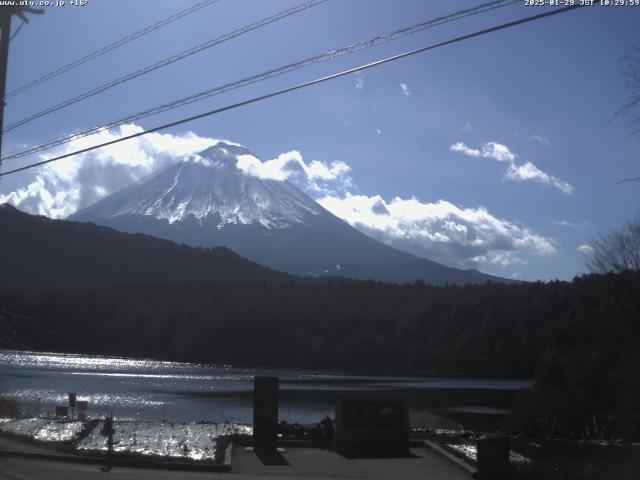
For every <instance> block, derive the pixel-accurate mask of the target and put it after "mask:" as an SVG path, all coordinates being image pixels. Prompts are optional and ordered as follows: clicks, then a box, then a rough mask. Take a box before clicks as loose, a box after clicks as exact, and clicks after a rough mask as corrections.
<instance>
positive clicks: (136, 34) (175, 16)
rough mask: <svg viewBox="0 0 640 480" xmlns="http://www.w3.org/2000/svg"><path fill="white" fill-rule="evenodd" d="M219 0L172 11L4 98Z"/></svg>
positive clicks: (7, 96)
mask: <svg viewBox="0 0 640 480" xmlns="http://www.w3.org/2000/svg"><path fill="white" fill-rule="evenodd" d="M219 1H220V0H204V1H202V2H199V3H196V4H195V5H193V6H192V7H189V8H186V9H184V10H181V11H179V12H177V13H174V14H173V15H171V16H169V17H167V18H165V19H163V20H160V21H159V22H156V23H154V24H153V25H149V26H148V27H145V28H143V29H142V30H138V31H137V32H134V33H132V34H130V35H127V36H126V37H123V38H121V39H120V40H118V41H116V42H113V43H111V44H109V45H107V46H105V47H102V48H99V49H98V50H96V51H94V52H91V53H89V54H88V55H85V56H84V57H81V58H78V59H77V60H74V61H73V62H70V63H67V64H66V65H63V66H62V67H60V68H57V69H55V70H53V71H51V72H49V73H47V74H45V75H43V76H41V77H38V78H36V79H35V80H32V81H31V82H29V83H27V84H25V85H22V86H21V87H19V88H16V89H15V90H12V91H11V92H9V93H7V94H6V95H5V99H6V98H9V97H13V96H14V95H18V94H19V93H22V92H26V91H27V90H29V89H30V88H33V87H35V86H36V85H40V84H41V83H44V82H46V81H47V80H51V79H52V78H55V77H57V76H58V75H62V74H63V73H66V72H68V71H69V70H73V69H74V68H76V67H78V66H80V65H82V64H83V63H87V62H89V61H91V60H93V59H95V58H98V57H100V56H102V55H104V54H106V53H109V52H110V51H112V50H115V49H116V48H118V47H122V46H123V45H126V44H127V43H129V42H132V41H133V40H136V39H138V38H140V37H142V36H144V35H146V34H148V33H151V32H153V31H155V30H158V29H159V28H162V27H164V26H165V25H169V24H170V23H172V22H175V21H176V20H179V19H181V18H183V17H186V16H187V15H191V14H192V13H194V12H197V11H199V10H201V9H203V8H205V7H208V6H209V5H213V4H214V3H218V2H219ZM19 28H20V27H18V30H19ZM17 33H18V31H16V33H14V34H13V35H14V36H15V35H16V34H17Z"/></svg>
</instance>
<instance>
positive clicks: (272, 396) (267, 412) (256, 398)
mask: <svg viewBox="0 0 640 480" xmlns="http://www.w3.org/2000/svg"><path fill="white" fill-rule="evenodd" d="M277 433H278V377H254V380H253V448H254V449H255V450H275V449H276V448H277V444H278V436H277Z"/></svg>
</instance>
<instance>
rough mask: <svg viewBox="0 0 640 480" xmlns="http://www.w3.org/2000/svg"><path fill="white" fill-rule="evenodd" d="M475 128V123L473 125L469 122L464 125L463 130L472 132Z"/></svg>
mask: <svg viewBox="0 0 640 480" xmlns="http://www.w3.org/2000/svg"><path fill="white" fill-rule="evenodd" d="M473 130H474V128H473V125H471V122H467V123H465V124H464V125H463V126H462V131H463V132H472V131H473Z"/></svg>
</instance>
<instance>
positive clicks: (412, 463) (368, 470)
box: [233, 447, 471, 480]
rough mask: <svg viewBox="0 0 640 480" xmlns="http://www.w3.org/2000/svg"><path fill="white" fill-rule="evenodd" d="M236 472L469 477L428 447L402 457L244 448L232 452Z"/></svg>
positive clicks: (408, 479) (379, 479)
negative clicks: (265, 452) (265, 454)
mask: <svg viewBox="0 0 640 480" xmlns="http://www.w3.org/2000/svg"><path fill="white" fill-rule="evenodd" d="M233 472H234V473H236V474H245V475H251V476H256V475H260V476H267V477H268V478H289V479H290V478H305V479H306V478H318V479H320V478H333V479H336V478H340V479H356V478H357V479H371V480H384V479H397V478H402V479H404V480H413V479H421V480H468V479H469V478H471V477H470V476H469V475H468V474H467V473H466V472H465V471H464V470H462V469H461V468H460V467H458V466H456V465H454V464H452V463H450V462H449V461H448V460H446V459H444V458H442V457H441V456H440V455H438V454H436V453H433V452H431V451H429V450H426V449H422V448H420V449H412V450H411V455H410V456H408V457H403V458H345V457H343V456H341V455H338V454H337V453H335V452H332V451H329V450H318V449H311V448H293V449H286V450H285V452H284V453H283V454H282V455H281V456H280V457H279V458H278V457H272V458H263V459H262V460H261V459H260V458H258V456H256V454H254V453H252V452H245V451H244V449H243V448H241V447H235V448H234V451H233Z"/></svg>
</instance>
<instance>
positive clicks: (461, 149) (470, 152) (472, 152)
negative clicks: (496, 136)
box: [449, 142, 482, 158]
mask: <svg viewBox="0 0 640 480" xmlns="http://www.w3.org/2000/svg"><path fill="white" fill-rule="evenodd" d="M449 148H450V149H451V151H452V152H458V153H462V154H463V155H466V156H468V157H475V158H478V157H480V156H481V155H482V152H481V151H480V150H477V149H475V148H469V147H467V146H466V145H465V144H464V143H462V142H458V143H454V144H453V145H451V146H450V147H449Z"/></svg>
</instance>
